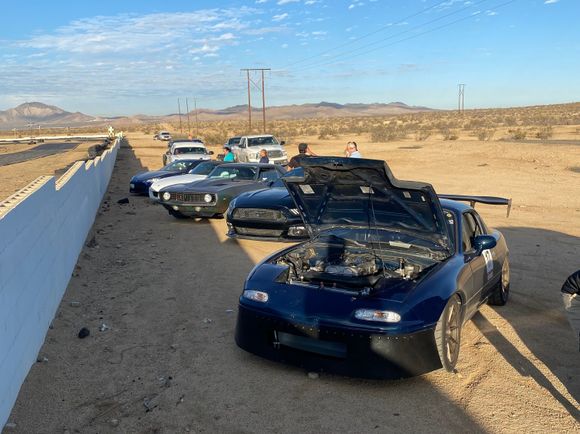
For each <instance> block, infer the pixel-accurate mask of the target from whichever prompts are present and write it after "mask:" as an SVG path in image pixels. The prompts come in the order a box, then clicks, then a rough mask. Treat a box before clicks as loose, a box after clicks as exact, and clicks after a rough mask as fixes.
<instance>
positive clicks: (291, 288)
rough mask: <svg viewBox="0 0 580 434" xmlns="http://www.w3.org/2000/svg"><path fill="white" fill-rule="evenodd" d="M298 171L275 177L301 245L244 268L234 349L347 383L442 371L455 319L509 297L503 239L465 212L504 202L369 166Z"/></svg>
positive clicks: (453, 359)
mask: <svg viewBox="0 0 580 434" xmlns="http://www.w3.org/2000/svg"><path fill="white" fill-rule="evenodd" d="M302 167H303V169H304V171H303V174H301V175H297V176H286V177H284V178H283V179H284V182H285V184H286V187H287V189H288V191H289V193H290V195H291V197H292V199H293V200H294V202H295V204H296V207H297V209H298V210H299V211H300V214H301V216H302V219H303V221H304V224H305V226H306V228H307V229H308V232H309V235H310V239H309V240H308V241H305V242H303V243H300V244H297V245H294V246H292V247H289V248H286V249H284V250H282V251H280V252H277V253H275V254H274V255H272V256H270V257H268V258H266V259H264V260H263V261H262V262H260V263H259V264H258V265H257V266H256V267H255V268H254V269H253V270H252V272H251V273H250V275H249V276H248V278H247V280H246V282H245V283H244V288H243V291H242V295H241V296H240V301H239V310H238V319H237V325H236V342H237V344H238V345H239V346H240V347H241V348H243V349H244V350H246V351H249V352H251V353H254V354H257V355H259V356H262V357H265V358H267V359H271V360H276V361H280V362H285V363H289V364H293V365H297V366H300V367H303V368H305V369H308V370H315V371H326V372H331V373H337V374H341V375H348V376H357V377H367V378H401V377H408V376H413V375H419V374H422V373H425V372H429V371H432V370H435V369H439V368H441V367H443V368H445V369H446V370H448V371H452V370H453V369H454V367H455V365H456V363H457V359H458V356H459V348H460V338H461V329H462V326H463V325H464V324H465V322H466V321H468V320H469V319H470V318H471V317H472V316H473V314H474V313H475V312H477V310H478V308H479V307H480V306H481V305H482V304H484V303H486V302H487V303H490V304H494V305H504V304H505V303H506V302H507V300H508V296H509V260H508V248H507V245H506V241H505V239H504V237H503V235H502V234H501V233H500V232H499V231H497V230H493V229H490V228H488V226H487V225H486V224H485V223H484V221H483V220H482V218H481V217H480V216H479V214H478V213H477V212H476V211H475V209H474V208H473V206H474V204H475V203H476V202H484V203H489V204H501V205H508V206H510V205H511V201H510V200H508V199H503V198H496V197H487V196H483V197H481V196H458V195H441V196H438V195H437V194H436V193H435V191H434V189H433V187H432V186H431V185H430V184H426V183H422V182H411V181H400V180H398V179H396V178H395V177H394V176H393V174H392V173H391V170H390V169H389V167H388V166H387V165H386V164H385V162H383V161H378V160H365V159H347V158H333V157H320V158H315V157H312V158H308V159H305V160H304V162H303V164H302ZM461 201H468V202H470V203H471V205H467V204H463V203H461ZM508 209H509V208H508Z"/></svg>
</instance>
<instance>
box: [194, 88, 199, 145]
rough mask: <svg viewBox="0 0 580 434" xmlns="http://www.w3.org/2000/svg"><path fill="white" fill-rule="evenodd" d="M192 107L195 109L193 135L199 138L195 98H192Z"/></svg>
mask: <svg viewBox="0 0 580 434" xmlns="http://www.w3.org/2000/svg"><path fill="white" fill-rule="evenodd" d="M193 107H194V110H195V136H196V137H197V138H199V122H198V121H197V98H193Z"/></svg>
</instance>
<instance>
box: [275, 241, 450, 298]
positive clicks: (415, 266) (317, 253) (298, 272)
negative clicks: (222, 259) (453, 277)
mask: <svg viewBox="0 0 580 434" xmlns="http://www.w3.org/2000/svg"><path fill="white" fill-rule="evenodd" d="M375 247H376V246H375ZM400 250H401V249H389V248H388V245H387V246H386V248H385V245H384V244H383V246H382V247H381V248H373V247H372V246H365V245H362V244H359V243H356V242H353V243H350V242H347V243H327V242H310V243H306V244H305V245H303V246H301V247H299V248H297V249H294V250H291V251H290V252H288V253H286V254H284V255H282V256H280V257H278V258H277V259H275V260H274V263H276V264H278V265H286V266H288V272H287V273H284V276H285V279H286V280H287V282H288V283H292V282H293V281H298V282H311V283H316V284H320V286H325V285H326V286H329V287H336V286H339V287H345V288H352V289H357V290H361V289H363V288H374V287H375V286H376V285H378V284H379V282H380V281H381V280H384V279H399V280H400V279H405V280H409V279H410V280H415V279H417V278H418V277H420V276H421V275H422V274H423V273H424V272H425V271H426V270H427V269H428V268H430V267H432V266H433V265H435V264H437V263H438V262H439V261H440V259H442V258H434V257H432V256H430V255H412V254H404V253H401V251H400Z"/></svg>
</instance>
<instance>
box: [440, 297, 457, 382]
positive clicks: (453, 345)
mask: <svg viewBox="0 0 580 434" xmlns="http://www.w3.org/2000/svg"><path fill="white" fill-rule="evenodd" d="M461 311H462V304H461V298H459V296H458V295H457V294H455V295H453V296H452V297H451V298H450V299H449V301H448V302H447V304H446V305H445V309H443V313H442V314H441V317H440V318H439V321H437V326H436V327H435V342H436V343H437V351H438V352H439V359H440V360H441V365H443V368H445V370H446V371H448V372H453V370H454V369H455V365H456V364H457V359H458V358H459V347H460V342H461Z"/></svg>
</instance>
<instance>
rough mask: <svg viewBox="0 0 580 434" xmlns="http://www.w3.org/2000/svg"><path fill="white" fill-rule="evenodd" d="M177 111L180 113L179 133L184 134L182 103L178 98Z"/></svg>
mask: <svg viewBox="0 0 580 434" xmlns="http://www.w3.org/2000/svg"><path fill="white" fill-rule="evenodd" d="M177 111H178V112H179V133H180V134H183V128H181V103H180V102H179V98H177Z"/></svg>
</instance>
